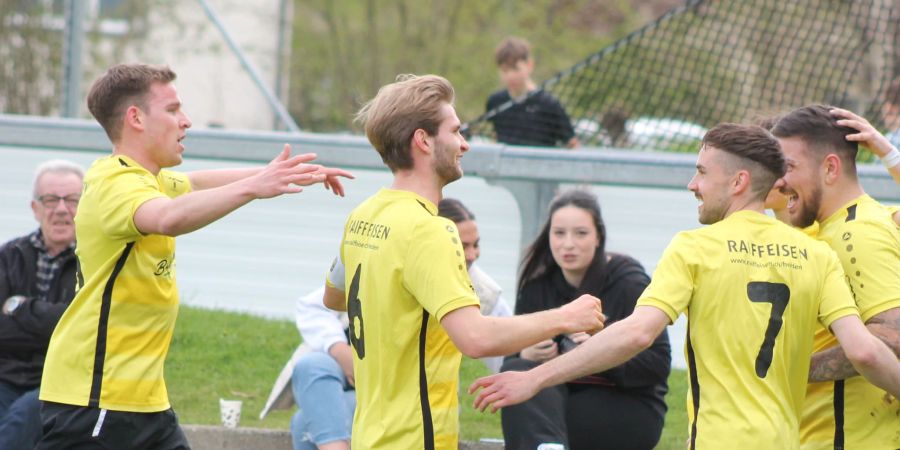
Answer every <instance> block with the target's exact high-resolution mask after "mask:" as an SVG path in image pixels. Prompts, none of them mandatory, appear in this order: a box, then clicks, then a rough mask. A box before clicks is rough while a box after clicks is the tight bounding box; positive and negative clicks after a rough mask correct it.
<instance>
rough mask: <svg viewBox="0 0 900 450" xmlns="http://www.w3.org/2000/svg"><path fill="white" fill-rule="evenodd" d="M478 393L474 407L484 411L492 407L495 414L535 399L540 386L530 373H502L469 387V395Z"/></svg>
mask: <svg viewBox="0 0 900 450" xmlns="http://www.w3.org/2000/svg"><path fill="white" fill-rule="evenodd" d="M479 388H481V392H478V396H477V397H476V398H475V402H474V403H473V404H472V406H473V407H474V408H475V409H477V410H479V411H482V412H483V411H484V410H485V409H486V408H488V407H490V408H491V412H492V413H495V412H497V410H498V409H500V408H503V407H506V406H510V405H515V404H517V403H522V402H524V401H525V400H528V399H530V398H531V397H534V395H535V394H537V392H538V384H537V381H536V379H535V377H534V376H532V374H530V373H529V372H501V373H498V374H494V375H490V376H487V377H483V378H479V379H477V380H475V381H474V382H473V383H472V385H471V386H469V394H474V393H475V392H476V391H478V389H479Z"/></svg>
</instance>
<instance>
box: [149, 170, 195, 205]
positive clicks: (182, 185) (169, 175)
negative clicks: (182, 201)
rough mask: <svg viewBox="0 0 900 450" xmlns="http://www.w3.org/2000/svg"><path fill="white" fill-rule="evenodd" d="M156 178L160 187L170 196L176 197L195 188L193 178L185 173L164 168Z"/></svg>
mask: <svg viewBox="0 0 900 450" xmlns="http://www.w3.org/2000/svg"><path fill="white" fill-rule="evenodd" d="M156 178H157V179H158V180H159V187H160V189H161V190H162V191H163V193H165V194H166V195H167V196H168V197H169V198H175V197H178V196H179V195H184V194H187V193H188V192H191V191H192V190H193V186H191V180H190V178H188V176H187V174H185V173H181V172H175V171H172V170H165V169H164V170H160V171H159V175H158V176H157V177H156Z"/></svg>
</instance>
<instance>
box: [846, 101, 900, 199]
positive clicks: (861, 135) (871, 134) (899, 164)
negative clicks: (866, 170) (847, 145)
mask: <svg viewBox="0 0 900 450" xmlns="http://www.w3.org/2000/svg"><path fill="white" fill-rule="evenodd" d="M831 114H832V115H833V116H834V117H835V118H837V122H836V123H837V124H838V125H841V126H845V127H850V128H853V129H855V130H857V131H858V133H855V134H848V135H847V140H848V141H853V142H858V143H860V144H862V145H863V146H864V147H866V148H868V149H869V150H871V151H872V153H874V154H875V155H876V156H878V158H879V159H881V162H882V163H883V164H884V167H886V168H887V170H888V172H889V173H890V174H891V177H893V178H894V181H896V182H897V184H900V151H898V150H897V148H896V147H894V146H893V145H891V142H890V141H889V140H888V139H887V138H886V137H885V136H884V135H883V134H881V133H880V132H878V130H876V129H875V127H873V126H872V124H870V123H869V121H868V120H866V119H865V118H863V117H861V116H858V115H856V114H854V113H852V112H850V111H847V110H846V109H840V108H835V109H832V110H831Z"/></svg>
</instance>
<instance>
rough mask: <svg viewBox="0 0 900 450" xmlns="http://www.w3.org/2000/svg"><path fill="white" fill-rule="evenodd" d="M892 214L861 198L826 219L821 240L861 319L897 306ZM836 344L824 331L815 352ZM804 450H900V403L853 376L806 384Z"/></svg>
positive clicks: (898, 234) (899, 282) (899, 283)
mask: <svg viewBox="0 0 900 450" xmlns="http://www.w3.org/2000/svg"><path fill="white" fill-rule="evenodd" d="M890 214H891V211H890V210H889V209H888V208H886V207H884V206H882V205H881V204H879V203H878V202H876V201H875V200H873V199H872V198H871V197H869V196H868V195H863V196H861V197H859V198H857V199H855V200H853V201H852V202H850V203H848V204H846V205H844V206H843V207H841V208H840V209H839V210H838V211H837V212H836V213H834V214H832V215H831V217H829V218H828V219H826V220H824V221H823V222H822V224H821V227H820V229H819V235H818V237H819V239H821V240H823V241H825V242H827V243H828V245H830V246H831V248H832V249H834V251H835V252H836V253H837V255H838V258H839V259H840V261H841V265H842V266H843V268H844V272H845V273H846V275H847V276H846V282H847V283H848V284H849V286H850V289H851V291H852V292H853V296H854V298H855V300H856V304H857V306H858V308H859V311H860V315H861V316H862V320H863V321H864V322H865V321H868V320H869V319H871V318H872V317H873V316H875V315H877V314H879V313H882V312H884V311H887V310H889V309H892V308H900V230H898V228H897V225H896V223H895V222H894V221H893V219H892V218H891V216H890ZM836 345H838V342H837V340H836V339H835V338H834V336H832V335H831V334H830V333H828V332H827V331H826V330H824V329H821V328H820V329H818V330H817V331H816V335H815V340H814V345H813V350H814V351H816V352H818V351H821V350H827V349H829V348H832V347H834V346H836ZM800 438H801V442H802V443H803V446H802V448H803V450H816V449H823V450H824V449H829V450H831V449H835V448H847V449H851V450H856V449H862V450H869V449H872V450H882V449H897V448H900V400H898V399H896V398H894V397H893V396H891V395H890V394H888V393H886V392H885V391H884V390H882V389H880V388H878V387H876V386H874V385H873V384H871V383H869V382H868V381H866V379H865V378H863V377H860V376H856V377H852V378H848V379H846V380H838V381H829V382H821V383H810V384H809V386H808V388H807V393H806V403H805V404H804V408H803V416H802V419H801V422H800Z"/></svg>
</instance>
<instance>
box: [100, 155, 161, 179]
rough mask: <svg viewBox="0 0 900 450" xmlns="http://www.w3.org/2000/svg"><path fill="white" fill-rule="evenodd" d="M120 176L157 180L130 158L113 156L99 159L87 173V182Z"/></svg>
mask: <svg viewBox="0 0 900 450" xmlns="http://www.w3.org/2000/svg"><path fill="white" fill-rule="evenodd" d="M120 175H137V176H140V177H146V178H155V177H154V176H153V174H151V173H150V172H149V171H148V170H147V169H145V168H143V167H141V166H140V165H138V164H137V163H135V162H134V161H131V160H130V159H128V158H125V157H122V156H119V155H111V156H109V157H106V158H101V159H98V160H97V161H95V162H94V164H92V165H91V167H90V168H89V169H88V171H87V172H86V173H85V182H90V181H93V180H96V179H103V178H111V177H117V176H120Z"/></svg>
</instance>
